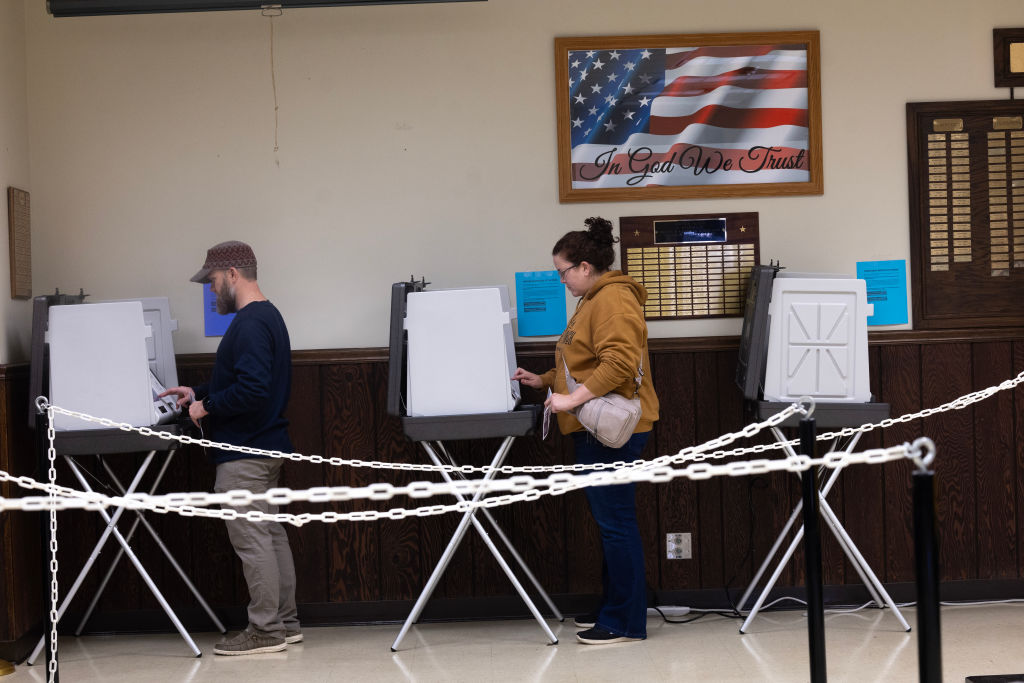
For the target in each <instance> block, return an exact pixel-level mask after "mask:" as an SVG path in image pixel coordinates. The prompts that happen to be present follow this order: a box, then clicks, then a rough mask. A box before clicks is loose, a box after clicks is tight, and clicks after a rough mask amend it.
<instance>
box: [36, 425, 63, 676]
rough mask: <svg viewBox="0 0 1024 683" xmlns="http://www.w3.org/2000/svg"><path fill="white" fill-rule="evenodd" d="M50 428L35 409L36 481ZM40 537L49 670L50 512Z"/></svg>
mask: <svg viewBox="0 0 1024 683" xmlns="http://www.w3.org/2000/svg"><path fill="white" fill-rule="evenodd" d="M49 429H50V421H49V419H48V416H47V414H46V411H45V410H39V409H38V408H37V411H36V481H49V480H50V456H49V453H50V439H49V437H48V436H47V434H48V432H49ZM39 529H40V536H39V537H40V538H41V539H42V548H43V552H42V558H41V559H42V562H41V565H40V567H41V570H42V571H41V573H40V575H41V576H42V577H43V578H42V583H43V639H44V641H45V643H46V650H45V652H46V660H45V662H46V670H47V671H49V670H50V662H52V661H54V658H55V657H56V653H55V652H54V651H53V642H51V640H50V634H51V633H52V632H53V619H52V618H51V616H50V605H51V597H50V589H51V581H52V579H51V577H50V559H51V558H50V540H51V539H50V513H49V511H46V512H43V513H42V514H40V515H39ZM57 662H58V665H57V666H56V668H55V671H54V676H53V680H54V681H60V666H59V662H60V660H59V659H58V660H57Z"/></svg>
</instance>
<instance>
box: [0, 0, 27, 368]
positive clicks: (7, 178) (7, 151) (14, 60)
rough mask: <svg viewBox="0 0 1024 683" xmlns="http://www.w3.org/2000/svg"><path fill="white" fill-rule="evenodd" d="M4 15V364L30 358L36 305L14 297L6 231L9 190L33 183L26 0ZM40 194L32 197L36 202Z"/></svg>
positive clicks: (0, 128) (0, 30)
mask: <svg viewBox="0 0 1024 683" xmlns="http://www.w3.org/2000/svg"><path fill="white" fill-rule="evenodd" d="M2 9H3V14H2V15H0V193H2V194H0V205H2V207H3V208H2V209H0V220H2V223H0V225H2V226H3V232H4V235H5V237H3V238H0V339H2V342H0V363H7V362H10V361H12V360H14V361H19V360H27V359H28V354H29V350H28V349H29V344H30V342H31V336H32V335H31V325H32V319H31V315H32V314H31V307H30V305H29V303H28V302H27V301H24V300H15V299H11V289H10V281H11V267H10V250H9V247H8V244H9V243H8V240H7V237H6V234H7V221H8V216H7V188H8V187H10V186H13V187H17V188H19V189H22V190H27V191H29V192H30V193H31V191H32V187H31V185H30V183H29V158H28V105H27V103H26V91H25V7H24V5H23V4H22V2H21V0H18V1H17V2H6V1H4V2H3V3H2ZM34 199H35V197H30V200H34Z"/></svg>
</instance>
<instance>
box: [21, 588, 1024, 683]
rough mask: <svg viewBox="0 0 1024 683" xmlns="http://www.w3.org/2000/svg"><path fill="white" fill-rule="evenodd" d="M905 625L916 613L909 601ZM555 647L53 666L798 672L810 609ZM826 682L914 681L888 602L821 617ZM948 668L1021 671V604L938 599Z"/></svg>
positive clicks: (527, 629)
mask: <svg viewBox="0 0 1024 683" xmlns="http://www.w3.org/2000/svg"><path fill="white" fill-rule="evenodd" d="M904 616H905V617H906V619H907V620H908V621H909V622H910V624H911V626H914V625H915V624H916V618H917V615H916V613H915V612H914V610H913V609H912V608H905V609H904ZM549 623H551V625H552V628H553V629H554V631H555V634H556V635H557V636H558V638H559V641H560V642H559V644H558V645H555V646H550V645H547V644H546V639H545V637H544V635H543V633H542V632H541V630H540V628H539V627H538V626H537V624H536V622H534V621H531V620H519V621H490V622H461V623H449V624H424V625H420V626H416V627H414V628H413V629H412V630H411V631H410V632H409V634H408V636H407V637H406V639H405V641H404V642H403V643H402V648H401V650H400V651H399V652H396V653H393V652H391V644H392V642H393V641H394V639H395V637H396V636H397V635H398V629H399V627H398V625H388V626H346V627H332V628H307V629H306V631H305V635H306V641H305V642H304V643H302V644H300V645H292V646H289V647H288V649H287V651H284V652H280V653H274V654H265V655H252V656H246V657H218V656H215V655H213V654H212V647H213V644H214V643H215V642H216V641H217V640H218V638H219V635H218V634H215V633H202V634H197V635H196V636H195V637H196V642H197V643H198V645H199V647H200V648H201V649H202V650H203V651H204V654H203V656H202V657H200V658H194V657H192V656H191V653H190V652H189V651H188V649H187V648H186V646H185V645H184V643H183V642H182V640H181V639H180V638H179V637H178V636H177V635H176V634H175V635H144V636H116V637H98V636H92V637H83V638H72V637H67V638H62V639H61V641H60V677H61V680H62V681H65V682H74V683H77V682H86V681H89V682H91V681H97V682H98V681H104V682H107V681H139V682H145V681H154V682H155V681H160V682H161V683H162V682H164V681H170V682H174V681H196V682H198V681H252V682H253V683H257V682H260V683H262V682H264V681H296V682H298V683H326V682H328V681H359V682H362V681H438V682H440V681H444V682H445V683H448V682H452V681H466V682H467V683H470V682H472V683H480V682H483V681H559V682H562V681H580V682H586V683H589V682H592V681H722V682H729V681H736V682H739V681H744V682H749V681H807V680H809V678H810V674H809V665H808V660H807V630H806V621H805V619H804V618H803V616H802V614H801V613H800V612H798V611H791V612H772V613H768V614H762V615H759V616H758V617H757V619H756V620H755V621H754V623H753V624H752V628H751V633H748V634H746V635H740V634H739V632H738V628H739V622H738V621H736V620H733V619H725V618H722V617H718V616H708V617H705V618H703V619H701V620H699V621H696V622H694V623H691V624H667V623H664V622H663V621H662V620H661V619H660V618H651V619H650V621H649V626H648V629H649V630H648V638H647V640H646V641H643V642H637V643H622V644H616V645H603V646H592V645H581V644H579V643H577V642H576V639H575V633H576V631H577V630H578V629H577V628H576V627H574V626H573V625H572V624H571V621H566V622H565V623H558V622H554V621H552V622H549ZM826 647H827V665H828V677H829V680H831V681H916V680H918V673H917V640H916V637H915V633H914V632H911V633H905V632H904V631H903V630H902V629H901V628H900V626H899V624H898V623H897V621H896V619H895V618H894V617H893V615H892V614H890V613H889V612H888V610H886V611H879V610H864V611H861V612H858V613H855V614H828V615H826ZM942 654H943V670H944V680H945V681H947V683H948V682H954V681H955V682H961V681H963V680H964V678H965V677H966V676H970V675H994V674H1014V673H1018V674H1021V673H1024V604H1020V603H1014V604H998V605H987V606H957V607H945V608H943V610H942ZM2 680H3V683H23V682H27V681H44V680H46V671H45V668H44V667H43V666H42V665H41V664H37V665H36V666H33V667H27V666H24V665H20V666H18V667H17V671H16V672H15V673H14V674H13V675H11V676H8V677H5V678H3V679H2Z"/></svg>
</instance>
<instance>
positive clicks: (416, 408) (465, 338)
mask: <svg viewBox="0 0 1024 683" xmlns="http://www.w3.org/2000/svg"><path fill="white" fill-rule="evenodd" d="M426 284H427V283H426V282H422V281H421V282H415V281H410V282H399V283H395V284H394V285H393V286H392V288H391V335H390V356H389V359H388V413H389V414H391V415H396V416H398V417H400V418H401V421H402V429H403V430H404V431H405V434H406V436H408V437H409V438H410V439H412V440H414V441H417V442H418V443H419V444H420V445H421V446H422V447H423V450H424V451H425V452H426V453H427V456H428V457H429V458H430V460H431V462H433V463H434V464H435V465H437V466H439V467H440V466H441V465H442V457H441V456H444V463H445V464H455V461H454V459H453V458H452V456H451V454H450V453H449V452H448V451H447V449H446V448H445V446H444V441H450V440H461V439H483V438H489V437H504V440H503V441H502V444H501V446H500V447H499V448H498V450H497V452H496V453H495V454H494V457H493V458H492V460H491V463H490V464H491V469H490V470H489V471H488V473H487V474H486V475H485V476H484V479H485V480H488V479H493V478H494V477H495V476H496V475H497V472H498V468H499V467H500V466H501V464H502V463H503V462H504V460H505V458H506V457H507V455H508V453H509V450H510V449H511V447H512V442H513V441H514V440H515V438H516V437H517V436H525V435H527V434H530V433H532V432H533V430H534V427H535V426H536V424H537V421H538V418H539V416H540V413H541V406H536V405H528V406H524V405H520V394H519V383H518V382H514V381H512V379H511V377H512V374H513V373H514V372H515V369H516V358H515V346H514V343H513V342H514V338H513V334H512V316H513V312H514V310H515V309H514V308H513V307H512V306H511V304H510V303H509V297H508V291H507V289H506V288H505V287H473V288H467V289H448V290H435V291H425V289H426ZM440 474H441V476H442V477H443V478H444V479H445V481H447V482H452V476H451V474H450V473H449V472H447V471H444V470H442V471H441V472H440ZM455 497H456V498H457V499H458V500H460V501H466V500H472V501H474V502H475V501H478V500H480V499H481V498H482V497H483V492H482V491H481V492H479V493H477V494H475V495H474V496H472V498H470V497H467V496H465V495H463V494H455ZM478 513H479V514H480V515H482V516H483V517H484V519H486V520H487V522H488V523H489V525H490V528H491V529H492V530H493V532H494V533H495V534H496V535H497V536H498V538H499V539H500V540H501V541H502V543H503V545H504V547H505V550H506V551H507V552H508V553H509V554H510V555H511V556H512V559H513V560H515V562H516V564H517V565H518V567H519V569H520V570H521V571H522V572H523V574H524V575H525V576H526V577H527V579H528V580H529V581H530V583H531V584H532V585H533V587H534V589H535V590H536V592H537V593H538V594H539V595H540V596H541V598H542V599H543V600H544V601H545V602H546V604H547V606H548V608H549V609H550V610H551V612H552V613H553V614H554V615H555V618H557V619H559V620H561V619H562V614H561V613H560V612H559V611H558V608H557V607H555V604H554V602H552V600H551V598H550V597H549V596H548V594H547V593H546V592H545V591H544V589H543V588H542V587H541V585H540V583H539V582H538V581H537V579H536V577H535V576H534V575H533V573H532V572H530V570H529V568H528V567H527V566H526V563H525V562H524V561H523V558H522V557H521V556H520V555H519V553H518V552H517V551H516V549H515V547H513V545H512V543H511V542H510V541H509V539H508V537H507V536H506V535H505V534H504V532H502V530H501V528H500V527H498V525H497V523H496V522H495V520H494V517H493V516H492V515H491V513H490V511H489V510H487V508H483V507H481V508H477V509H473V510H470V511H468V512H466V513H465V514H464V515H463V516H462V520H461V521H460V522H459V525H458V527H457V528H456V530H455V532H454V533H453V534H452V538H451V540H450V541H449V542H448V546H447V547H446V548H445V550H444V552H443V553H442V554H441V557H440V559H439V560H438V562H437V565H436V566H435V567H434V571H433V573H432V574H431V575H430V578H429V579H428V580H427V583H426V585H425V586H424V588H423V591H422V592H421V593H420V596H419V598H418V599H417V600H416V604H415V605H414V606H413V608H412V611H411V612H410V613H409V616H408V618H407V619H406V620H405V623H404V624H403V625H402V629H401V631H400V632H399V634H398V637H397V638H396V639H395V642H394V644H393V645H392V646H391V650H392V651H396V650H397V649H398V646H399V644H400V643H401V642H402V640H403V639H404V638H405V635H406V633H407V632H408V631H409V628H410V627H411V626H412V625H413V624H414V623H416V621H417V620H418V619H419V618H420V615H421V614H422V612H423V608H424V607H425V606H426V604H427V601H428V600H429V599H430V596H431V594H432V593H433V592H434V588H435V587H436V586H437V583H438V581H439V580H440V578H441V575H442V574H443V573H444V571H445V569H446V568H447V567H448V563H449V562H450V561H451V558H452V556H453V555H454V554H455V551H456V549H457V548H458V547H459V544H460V543H461V542H462V540H463V538H464V537H465V535H466V532H467V531H468V529H469V527H470V525H472V526H473V527H474V528H475V529H476V531H477V533H479V535H480V538H481V540H482V541H483V542H484V544H485V545H486V546H487V548H488V550H490V552H491V554H492V555H493V556H494V558H495V560H497V562H498V564H499V565H500V566H501V568H502V570H503V571H504V572H505V574H506V576H508V578H509V580H510V581H511V582H512V585H513V586H514V587H515V589H516V592H517V593H519V596H520V597H521V598H522V599H523V601H524V602H525V603H526V606H527V607H528V608H529V610H530V613H531V614H532V615H533V617H534V618H535V619H536V620H537V623H538V624H540V626H541V628H542V629H543V630H544V633H545V634H546V635H547V637H548V638H549V640H550V641H551V642H552V643H557V642H558V639H557V638H556V637H555V635H554V633H553V632H552V631H551V629H550V628H549V627H548V625H547V623H546V622H545V621H544V618H543V616H541V614H540V611H539V610H538V609H537V607H536V605H534V603H533V600H531V598H530V596H529V594H528V593H527V592H526V589H525V588H523V585H522V583H520V581H519V579H518V578H517V576H516V574H515V573H514V572H513V570H512V567H511V566H510V565H509V563H508V562H506V560H505V558H504V557H503V556H502V553H501V551H499V549H498V547H497V545H496V544H495V543H494V541H493V540H492V539H491V536H490V533H489V532H488V529H487V528H486V527H484V525H483V524H482V523H481V521H480V520H479V519H477V514H478Z"/></svg>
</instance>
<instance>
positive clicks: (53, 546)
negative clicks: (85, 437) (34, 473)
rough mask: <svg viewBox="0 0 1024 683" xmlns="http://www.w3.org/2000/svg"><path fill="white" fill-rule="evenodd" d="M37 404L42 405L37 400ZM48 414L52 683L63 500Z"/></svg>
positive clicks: (51, 678) (48, 412) (49, 671)
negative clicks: (59, 518)
mask: <svg viewBox="0 0 1024 683" xmlns="http://www.w3.org/2000/svg"><path fill="white" fill-rule="evenodd" d="M36 405H37V406H38V405H41V404H40V402H39V401H38V400H37V401H36ZM46 415H47V421H46V424H47V428H46V438H47V439H48V441H49V448H47V450H46V457H47V458H48V459H49V461H50V469H49V471H48V472H47V475H48V477H49V480H50V487H51V488H50V497H49V498H48V499H47V500H48V501H49V503H50V505H52V506H53V507H51V508H50V633H49V638H50V655H51V657H50V661H49V663H48V664H47V674H48V678H47V679H48V680H49V681H50V683H53V682H54V681H55V680H57V621H58V620H59V618H60V617H59V616H58V613H57V603H58V602H59V600H60V595H59V594H58V586H57V569H58V565H57V501H58V500H61V499H58V498H57V491H56V487H57V451H56V449H55V448H54V447H53V439H54V436H55V433H54V428H53V407H52V406H50V407H49V408H47V410H46Z"/></svg>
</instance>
